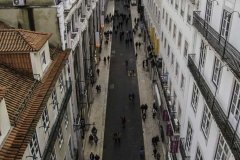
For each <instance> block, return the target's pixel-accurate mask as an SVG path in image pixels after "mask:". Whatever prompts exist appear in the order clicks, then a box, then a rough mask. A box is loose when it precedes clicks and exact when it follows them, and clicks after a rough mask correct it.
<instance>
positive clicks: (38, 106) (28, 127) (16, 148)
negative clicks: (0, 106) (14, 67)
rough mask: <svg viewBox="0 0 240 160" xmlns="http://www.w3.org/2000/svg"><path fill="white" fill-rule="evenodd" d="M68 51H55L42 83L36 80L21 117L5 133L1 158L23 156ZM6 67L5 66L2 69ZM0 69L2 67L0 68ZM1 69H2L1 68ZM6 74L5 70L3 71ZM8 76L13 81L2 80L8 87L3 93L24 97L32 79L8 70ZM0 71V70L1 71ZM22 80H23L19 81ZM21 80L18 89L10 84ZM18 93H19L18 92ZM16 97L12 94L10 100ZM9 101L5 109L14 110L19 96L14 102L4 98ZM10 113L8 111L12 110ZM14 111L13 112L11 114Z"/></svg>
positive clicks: (19, 157)
mask: <svg viewBox="0 0 240 160" xmlns="http://www.w3.org/2000/svg"><path fill="white" fill-rule="evenodd" d="M69 53H70V51H69V50H67V51H64V52H63V51H62V52H61V53H58V54H57V55H56V58H55V59H54V60H53V62H52V64H51V66H50V67H49V69H48V71H47V72H46V74H45V76H44V77H43V79H42V81H41V83H38V84H37V85H36V87H35V89H34V92H33V94H32V97H31V99H30V100H29V102H28V103H27V105H26V107H25V109H24V111H23V112H21V114H20V117H19V119H18V121H17V124H16V126H15V127H13V129H12V130H11V131H10V133H9V136H8V137H7V139H6V141H5V143H4V144H3V146H2V148H1V150H0V159H4V160H16V159H22V156H23V154H24V152H25V150H26V148H27V145H28V144H29V142H30V141H31V138H32V135H33V133H34V132H35V129H36V126H37V123H38V121H39V119H40V117H41V115H42V112H43V109H44V107H45V105H46V104H47V101H48V99H49V97H50V96H51V93H52V90H53V88H54V87H55V83H56V81H57V80H58V77H59V74H60V73H61V71H62V68H63V67H64V65H65V61H66V60H67V59H68V56H69ZM0 68H1V66H0ZM5 70H6V69H5ZM0 71H1V70H0ZM2 72H3V71H2ZM4 73H5V74H7V72H6V71H4ZM8 74H9V75H4V76H8V77H9V78H13V80H11V81H13V82H12V84H10V82H6V81H7V80H8V81H9V78H7V80H4V84H5V85H6V84H7V86H8V87H9V90H8V92H7V95H6V96H10V95H11V96H17V97H16V98H17V99H21V98H22V99H23V97H24V96H22V94H23V95H26V93H25V92H26V91H27V90H28V89H29V88H31V86H32V84H33V80H31V79H29V78H27V77H24V76H20V75H12V73H11V72H8ZM0 75H1V72H0ZM2 80H3V77H2V76H1V77H0V85H2ZM22 80H24V81H25V82H24V81H22ZM17 83H21V86H22V85H23V86H22V89H19V90H22V91H17V90H16V89H15V88H18V87H19V86H20V84H19V86H18V87H15V86H13V85H15V84H17ZM20 94H21V95H20ZM13 99H15V97H12V100H13ZM6 101H8V104H7V109H8V112H9V113H10V112H11V113H14V111H16V106H18V105H17V104H19V100H14V102H10V99H9V98H8V99H7V98H6ZM11 113H10V114H11ZM13 115H14V114H13Z"/></svg>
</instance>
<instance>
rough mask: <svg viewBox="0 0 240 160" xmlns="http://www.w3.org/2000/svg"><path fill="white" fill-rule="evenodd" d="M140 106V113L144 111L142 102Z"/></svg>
mask: <svg viewBox="0 0 240 160" xmlns="http://www.w3.org/2000/svg"><path fill="white" fill-rule="evenodd" d="M140 108H141V111H142V114H143V112H144V104H141V106H140Z"/></svg>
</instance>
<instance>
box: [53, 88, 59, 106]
mask: <svg viewBox="0 0 240 160" xmlns="http://www.w3.org/2000/svg"><path fill="white" fill-rule="evenodd" d="M52 105H53V109H55V108H56V107H58V102H57V93H56V89H54V90H53V92H52Z"/></svg>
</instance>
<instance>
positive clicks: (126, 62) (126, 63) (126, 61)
mask: <svg viewBox="0 0 240 160" xmlns="http://www.w3.org/2000/svg"><path fill="white" fill-rule="evenodd" d="M125 66H126V68H128V60H125Z"/></svg>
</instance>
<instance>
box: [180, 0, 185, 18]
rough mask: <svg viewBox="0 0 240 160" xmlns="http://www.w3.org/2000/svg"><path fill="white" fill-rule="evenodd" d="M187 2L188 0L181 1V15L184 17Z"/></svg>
mask: <svg viewBox="0 0 240 160" xmlns="http://www.w3.org/2000/svg"><path fill="white" fill-rule="evenodd" d="M185 2H186V0H182V3H181V16H182V17H183V16H184V10H185Z"/></svg>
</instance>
